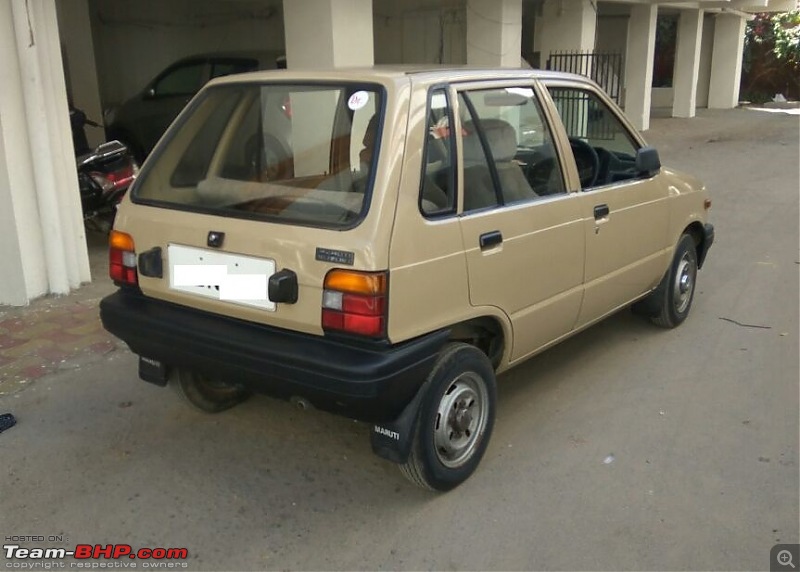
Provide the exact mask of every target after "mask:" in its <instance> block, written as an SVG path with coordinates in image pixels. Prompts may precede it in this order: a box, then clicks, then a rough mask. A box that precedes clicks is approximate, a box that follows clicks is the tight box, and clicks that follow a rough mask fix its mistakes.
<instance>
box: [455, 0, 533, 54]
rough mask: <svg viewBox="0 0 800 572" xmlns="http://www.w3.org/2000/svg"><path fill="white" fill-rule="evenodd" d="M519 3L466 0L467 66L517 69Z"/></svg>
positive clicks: (520, 27) (520, 47)
mask: <svg viewBox="0 0 800 572" xmlns="http://www.w3.org/2000/svg"><path fill="white" fill-rule="evenodd" d="M521 50H522V0H467V63H468V64H471V65H478V66H487V67H512V68H518V67H519V66H520V59H521V57H522V52H521Z"/></svg>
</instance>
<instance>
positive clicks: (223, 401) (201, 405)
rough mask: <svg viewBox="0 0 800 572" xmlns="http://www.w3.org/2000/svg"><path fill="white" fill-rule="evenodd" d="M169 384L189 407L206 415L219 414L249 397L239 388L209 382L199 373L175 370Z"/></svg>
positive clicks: (182, 369) (181, 369)
mask: <svg viewBox="0 0 800 572" xmlns="http://www.w3.org/2000/svg"><path fill="white" fill-rule="evenodd" d="M171 377H172V379H171V384H172V386H173V387H174V388H175V390H176V391H177V392H178V394H179V395H180V396H181V397H182V398H183V399H184V401H186V402H187V403H188V404H189V405H192V406H193V407H196V408H197V409H200V410H201V411H205V412H206V413H219V412H220V411H225V410H226V409H230V408H231V407H233V406H234V405H237V404H239V403H241V402H242V401H244V400H245V399H247V398H248V397H249V393H248V392H247V391H246V390H245V389H244V388H243V387H241V386H238V385H231V384H227V383H224V382H221V381H215V380H210V379H208V378H207V377H205V376H204V375H202V374H200V373H196V372H193V371H191V370H188V369H184V368H175V369H173V372H172V376H171Z"/></svg>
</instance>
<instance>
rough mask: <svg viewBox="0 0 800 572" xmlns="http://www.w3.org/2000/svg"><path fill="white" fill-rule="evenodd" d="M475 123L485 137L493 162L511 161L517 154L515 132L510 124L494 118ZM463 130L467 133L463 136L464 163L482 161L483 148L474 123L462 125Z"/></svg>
mask: <svg viewBox="0 0 800 572" xmlns="http://www.w3.org/2000/svg"><path fill="white" fill-rule="evenodd" d="M477 123H478V125H479V126H480V128H481V129H482V130H483V133H484V135H485V136H486V140H487V141H488V143H489V149H491V151H492V157H494V160H495V161H496V162H498V163H507V162H509V161H511V160H512V159H513V158H514V156H515V155H516V154H517V132H516V131H514V128H513V127H511V124H510V123H508V122H507V121H503V120H502V119H494V118H489V119H481V120H479V121H478V122H477ZM464 130H465V131H466V132H467V135H465V136H464V161H465V162H473V163H474V162H478V161H483V158H482V157H483V156H484V153H483V148H482V147H481V143H480V138H479V137H478V133H477V131H476V127H475V122H472V121H467V122H466V123H464Z"/></svg>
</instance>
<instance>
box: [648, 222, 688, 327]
mask: <svg viewBox="0 0 800 572" xmlns="http://www.w3.org/2000/svg"><path fill="white" fill-rule="evenodd" d="M664 280H666V283H665V284H664V285H663V286H664V287H663V288H661V287H660V288H659V289H658V290H660V291H661V293H660V296H661V299H660V300H659V308H658V314H656V315H655V316H653V317H652V318H651V320H652V321H653V323H654V324H656V325H657V326H661V327H662V328H674V327H676V326H679V325H680V324H681V323H682V322H683V321H684V320H685V319H686V317H687V316H688V315H689V310H690V309H691V307H692V301H693V300H694V290H695V282H696V280H697V247H696V245H695V243H694V239H693V238H692V237H691V236H690V235H688V234H684V235H683V236H681V239H680V240H679V241H678V245H677V247H676V248H675V256H674V258H673V260H672V266H671V267H670V269H669V272H667V275H666V276H665V277H664Z"/></svg>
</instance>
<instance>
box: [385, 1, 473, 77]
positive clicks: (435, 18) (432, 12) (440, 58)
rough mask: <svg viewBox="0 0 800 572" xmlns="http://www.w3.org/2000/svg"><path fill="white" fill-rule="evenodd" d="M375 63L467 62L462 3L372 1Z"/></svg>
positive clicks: (465, 21)
mask: <svg viewBox="0 0 800 572" xmlns="http://www.w3.org/2000/svg"><path fill="white" fill-rule="evenodd" d="M373 18H374V20H373V33H374V38H375V63H376V64H397V63H445V64H448V63H449V64H464V63H466V62H467V51H466V50H467V48H466V46H467V43H466V36H467V16H466V8H465V5H464V3H463V2H448V1H444V0H443V1H442V2H437V3H436V4H435V5H433V4H431V3H430V2H427V3H426V2H396V1H387V0H374V2H373Z"/></svg>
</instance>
